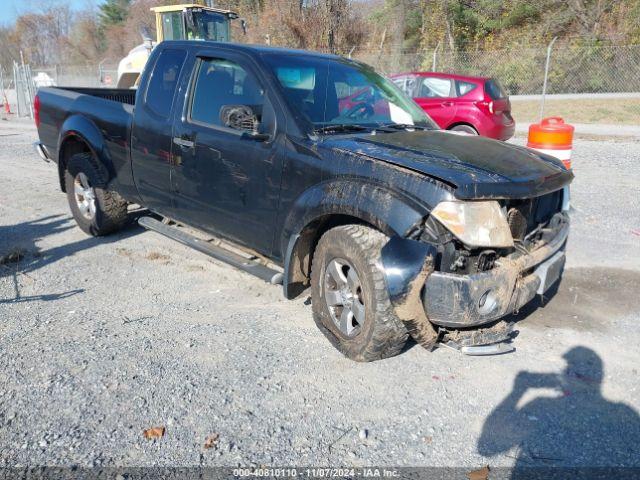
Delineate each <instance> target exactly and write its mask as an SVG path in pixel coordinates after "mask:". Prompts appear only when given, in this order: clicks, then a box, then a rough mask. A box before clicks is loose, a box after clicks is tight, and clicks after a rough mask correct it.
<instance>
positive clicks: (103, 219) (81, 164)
mask: <svg viewBox="0 0 640 480" xmlns="http://www.w3.org/2000/svg"><path fill="white" fill-rule="evenodd" d="M64 181H65V189H66V191H67V201H68V202H69V207H70V208H71V213H72V215H73V218H74V219H75V221H76V223H77V224H78V226H79V227H80V229H81V230H82V231H83V232H85V233H87V234H89V235H93V236H94V237H97V236H101V235H107V234H109V233H113V232H115V231H117V230H120V229H121V228H122V227H123V226H124V225H125V224H126V222H127V202H126V201H125V200H124V199H123V198H122V197H121V196H120V195H118V194H117V193H116V192H113V191H110V190H107V189H106V188H105V185H106V179H105V178H104V177H103V174H102V172H101V170H100V166H99V165H98V164H97V163H96V161H95V159H94V158H93V156H92V155H91V154H90V153H78V154H76V155H73V156H72V157H71V158H70V159H69V162H68V163H67V169H66V171H65V174H64Z"/></svg>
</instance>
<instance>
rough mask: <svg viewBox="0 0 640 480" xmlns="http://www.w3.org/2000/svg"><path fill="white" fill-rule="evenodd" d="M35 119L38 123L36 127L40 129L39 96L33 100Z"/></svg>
mask: <svg viewBox="0 0 640 480" xmlns="http://www.w3.org/2000/svg"><path fill="white" fill-rule="evenodd" d="M33 119H34V120H35V122H36V127H40V97H39V96H38V95H36V98H34V99H33Z"/></svg>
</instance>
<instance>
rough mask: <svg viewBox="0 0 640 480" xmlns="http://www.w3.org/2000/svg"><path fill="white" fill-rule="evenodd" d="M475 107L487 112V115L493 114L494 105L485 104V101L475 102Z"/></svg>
mask: <svg viewBox="0 0 640 480" xmlns="http://www.w3.org/2000/svg"><path fill="white" fill-rule="evenodd" d="M476 105H477V106H479V107H481V108H483V109H485V110H487V111H488V112H489V113H491V114H493V113H495V112H494V105H493V102H487V101H484V100H482V101H480V102H476Z"/></svg>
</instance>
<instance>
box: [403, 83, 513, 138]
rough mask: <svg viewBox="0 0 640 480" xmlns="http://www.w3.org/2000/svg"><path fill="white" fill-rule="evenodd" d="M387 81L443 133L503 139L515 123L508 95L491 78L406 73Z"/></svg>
mask: <svg viewBox="0 0 640 480" xmlns="http://www.w3.org/2000/svg"><path fill="white" fill-rule="evenodd" d="M391 80H393V82H394V83H395V84H396V85H398V86H399V87H400V88H401V89H402V90H403V91H404V92H405V93H406V94H407V95H409V96H410V97H412V98H413V99H414V100H415V102H416V103H417V104H418V105H420V106H421V107H422V109H423V110H424V111H425V112H427V114H429V116H430V117H431V118H432V119H433V120H434V121H435V122H436V123H437V124H438V125H439V126H440V128H443V129H446V130H457V131H463V132H467V133H471V134H473V135H483V136H485V137H491V138H496V139H498V140H507V139H509V138H511V137H512V136H513V132H514V130H515V128H516V123H515V121H514V120H513V117H512V116H511V102H510V101H509V96H508V95H507V93H506V92H505V91H504V88H502V85H500V82H498V80H496V79H495V78H487V77H467V76H463V75H453V74H449V73H434V72H410V73H399V74H396V75H392V76H391Z"/></svg>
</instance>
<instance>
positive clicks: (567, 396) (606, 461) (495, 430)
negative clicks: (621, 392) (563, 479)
mask: <svg viewBox="0 0 640 480" xmlns="http://www.w3.org/2000/svg"><path fill="white" fill-rule="evenodd" d="M563 358H564V359H565V360H566V362H567V367H566V369H565V370H564V371H563V372H562V373H561V374H552V373H551V374H550V373H534V372H528V371H521V372H519V373H518V375H517V376H516V379H515V382H514V385H513V390H512V391H511V393H510V394H509V395H508V396H507V397H506V398H505V399H504V400H503V401H502V402H501V403H500V405H498V406H497V407H496V408H495V409H494V410H493V412H491V414H490V415H489V417H488V418H487V419H486V421H485V423H484V426H483V429H482V434H481V436H480V439H479V440H478V453H480V454H481V455H483V456H493V455H497V454H500V453H505V452H507V451H509V450H511V449H512V448H514V447H517V448H516V455H517V456H516V462H515V465H514V469H513V470H512V472H511V478H514V479H515V478H537V477H536V475H537V474H540V473H541V472H542V471H544V470H546V469H556V468H559V467H564V468H566V467H571V468H576V469H578V470H582V471H588V470H589V469H592V468H594V467H604V468H624V469H628V467H634V471H636V472H640V470H638V468H639V467H640V446H639V445H640V417H639V416H638V413H637V412H636V411H635V410H634V409H633V408H631V407H629V406H627V405H625V404H623V403H614V402H610V401H608V400H606V399H605V398H604V397H603V396H602V394H601V391H600V388H601V385H602V379H603V365H602V360H601V359H600V357H599V356H598V355H597V354H596V353H595V352H594V351H593V350H591V349H589V348H586V347H575V348H572V349H571V350H569V351H568V352H567V353H565V354H564V355H563ZM536 389H544V390H546V391H549V390H551V391H552V392H550V393H551V395H552V396H551V395H547V396H540V395H535V394H536V393H541V392H532V390H536ZM527 392H529V393H528V394H527ZM525 396H526V397H527V398H531V397H534V398H532V399H530V400H529V401H526V402H525V403H524V405H522V406H519V404H522V403H523V399H525ZM549 471H550V470H547V472H549ZM617 473H621V471H620V470H619V471H618V472H617ZM612 478H613V477H612Z"/></svg>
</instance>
